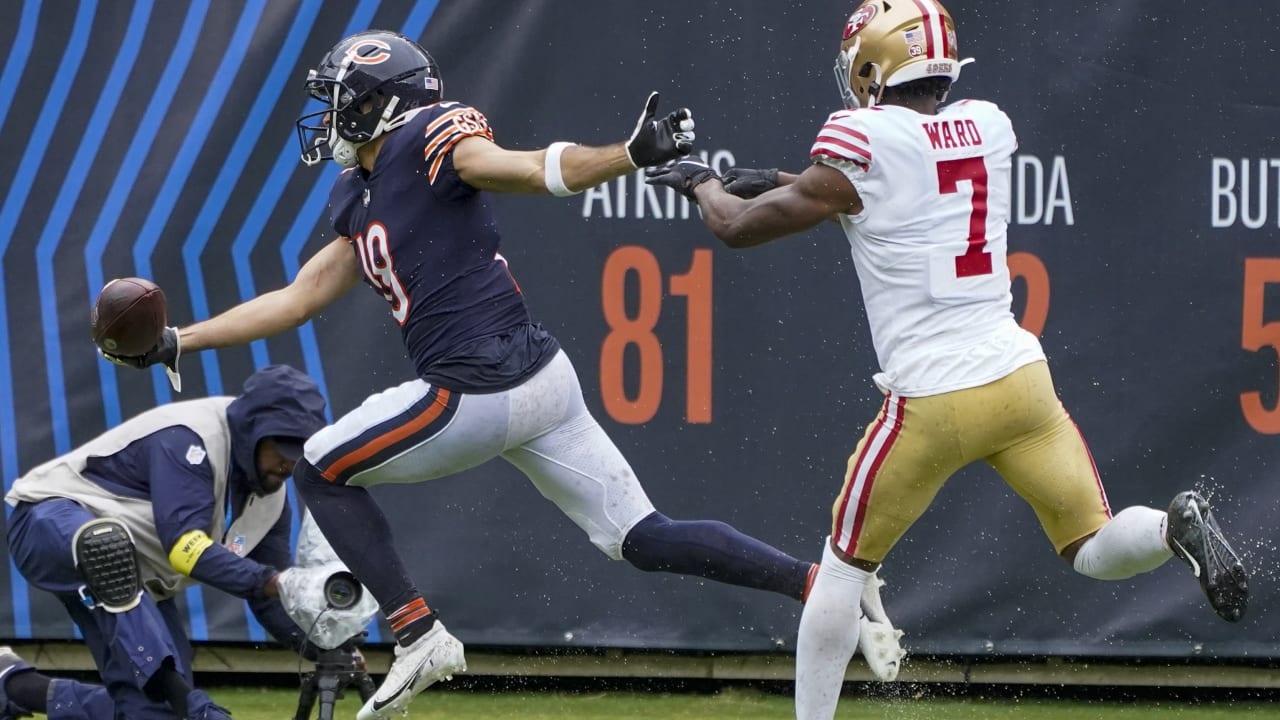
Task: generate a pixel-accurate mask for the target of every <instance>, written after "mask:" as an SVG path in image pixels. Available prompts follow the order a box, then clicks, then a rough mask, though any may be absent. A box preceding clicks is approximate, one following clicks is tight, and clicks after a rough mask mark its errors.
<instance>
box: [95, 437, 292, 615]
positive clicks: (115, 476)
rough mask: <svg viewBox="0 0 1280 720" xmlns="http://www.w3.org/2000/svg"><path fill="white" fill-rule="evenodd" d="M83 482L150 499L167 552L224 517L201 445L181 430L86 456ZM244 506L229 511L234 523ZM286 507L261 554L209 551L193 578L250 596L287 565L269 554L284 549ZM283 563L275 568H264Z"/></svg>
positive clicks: (284, 558) (221, 549) (282, 558)
mask: <svg viewBox="0 0 1280 720" xmlns="http://www.w3.org/2000/svg"><path fill="white" fill-rule="evenodd" d="M82 474H83V475H84V477H85V478H87V479H89V480H91V481H93V482H94V483H96V484H98V485H100V486H102V487H103V488H105V489H106V490H108V491H110V492H113V493H116V494H119V495H125V496H128V497H134V498H138V499H144V500H149V501H150V502H151V508H152V514H153V516H154V519H155V524H156V536H157V537H158V538H159V539H160V544H161V545H162V546H163V547H166V548H171V547H173V546H174V544H176V543H177V542H178V538H180V537H182V536H183V535H184V534H185V533H187V532H188V531H191V530H204V529H206V528H209V527H212V526H213V514H214V513H215V512H218V513H225V512H226V510H227V509H226V508H221V507H215V505H216V502H215V501H216V498H215V496H214V492H213V467H212V466H211V465H210V464H209V459H208V457H207V456H206V455H205V449H204V442H203V441H202V440H201V439H200V436H199V435H197V434H196V432H195V431H194V430H192V429H190V428H188V427H184V426H182V425H174V426H171V427H167V428H164V429H163V430H158V431H156V432H154V433H151V434H150V435H145V436H143V437H141V438H138V439H137V440H134V441H133V442H132V443H129V445H128V446H126V447H125V448H124V449H123V450H121V451H119V452H117V453H115V454H112V455H106V456H102V457H97V456H95V457H90V458H89V459H88V460H87V461H86V464H85V469H84V471H83V472H82ZM242 507H243V502H241V503H240V504H238V505H236V506H235V507H232V508H231V511H232V520H234V518H235V517H236V516H238V515H239V511H240V509H241V508H242ZM288 507H289V506H288V503H286V504H285V510H284V512H282V513H281V522H277V523H276V525H275V526H274V527H273V528H272V529H271V532H270V533H269V534H268V536H267V538H264V539H263V541H262V546H263V552H262V553H256V552H251V553H249V556H248V557H245V558H241V557H238V556H237V555H236V554H235V553H233V552H231V551H230V550H228V549H227V548H225V547H223V546H222V545H218V544H214V545H212V546H210V547H209V548H208V549H207V550H205V551H204V553H203V554H202V555H201V556H200V559H199V560H198V561H196V564H195V567H194V568H192V570H191V577H192V578H195V579H196V580H199V581H200V582H202V583H206V584H209V585H212V586H214V587H216V588H218V589H219V590H222V591H224V592H228V593H231V594H232V595H236V596H238V597H243V598H248V597H252V596H253V595H254V593H256V592H257V591H258V590H260V589H261V588H262V586H263V584H264V583H265V582H266V581H267V579H268V578H270V577H271V576H272V575H274V574H275V572H276V569H280V570H283V569H284V568H285V567H288V566H289V555H288V554H287V553H286V554H284V555H280V554H279V553H274V554H272V551H274V550H276V549H277V548H278V547H279V546H280V544H281V543H283V544H284V547H285V549H286V550H287V549H288V543H289V519H288V517H287V513H288ZM268 562H271V563H281V564H282V565H281V566H280V567H279V568H276V569H273V568H272V567H270V566H268V565H266V564H265V563H268Z"/></svg>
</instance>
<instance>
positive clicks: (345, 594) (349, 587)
mask: <svg viewBox="0 0 1280 720" xmlns="http://www.w3.org/2000/svg"><path fill="white" fill-rule="evenodd" d="M363 592H364V588H363V587H362V586H361V585H360V581H359V580H356V576H355V575H352V574H351V573H349V572H336V573H334V574H332V575H330V576H329V577H328V578H327V579H325V581H324V601H325V602H327V603H329V607H331V608H333V609H334V610H347V609H349V608H352V607H354V606H355V604H356V603H358V602H360V595H361V593H363Z"/></svg>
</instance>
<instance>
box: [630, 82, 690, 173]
mask: <svg viewBox="0 0 1280 720" xmlns="http://www.w3.org/2000/svg"><path fill="white" fill-rule="evenodd" d="M657 112H658V93H657V92H651V93H649V99H648V100H646V101H645V103H644V112H642V113H640V121H639V122H637V123H636V129H635V132H633V133H631V138H630V139H629V140H627V158H629V159H630V160H631V164H632V165H635V166H636V167H638V168H642V167H652V166H654V165H661V164H662V163H664V162H667V161H670V160H674V159H676V158H678V157H680V156H681V155H688V154H689V153H690V152H693V138H694V134H693V113H692V112H690V111H689V108H680V109H679V110H673V111H671V112H670V113H668V114H667V116H666V117H664V118H662V119H661V120H655V119H654V116H655V115H656V114H657Z"/></svg>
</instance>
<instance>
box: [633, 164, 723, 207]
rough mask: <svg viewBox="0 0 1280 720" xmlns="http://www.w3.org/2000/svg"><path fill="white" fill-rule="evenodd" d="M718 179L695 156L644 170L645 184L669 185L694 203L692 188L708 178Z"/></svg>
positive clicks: (715, 174) (695, 199)
mask: <svg viewBox="0 0 1280 720" xmlns="http://www.w3.org/2000/svg"><path fill="white" fill-rule="evenodd" d="M720 179H721V178H720V175H719V174H717V173H716V171H715V170H713V169H711V167H710V166H708V165H707V164H706V163H704V162H702V161H701V160H698V159H697V158H685V159H683V160H677V161H675V162H673V163H668V164H666V165H663V166H662V167H651V168H649V169H647V170H645V171H644V181H645V183H646V184H648V185H661V186H663V187H669V188H671V189H673V190H675V191H676V192H678V193H680V194H681V195H683V196H685V197H687V198H689V200H691V201H692V202H695V203H696V202H698V198H696V197H695V196H694V194H693V189H694V188H696V187H698V186H699V185H701V184H702V183H704V182H706V181H708V180H720Z"/></svg>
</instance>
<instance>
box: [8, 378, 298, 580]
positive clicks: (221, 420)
mask: <svg viewBox="0 0 1280 720" xmlns="http://www.w3.org/2000/svg"><path fill="white" fill-rule="evenodd" d="M233 399H234V398H230V397H211V398H204V399H201V400H189V401H186V402H176V403H170V404H168V405H162V406H160V407H157V408H153V409H151V410H148V411H146V412H144V413H142V414H141V415H138V416H136V417H133V418H130V419H129V420H126V421H125V422H123V423H121V424H120V425H118V426H116V427H115V428H112V429H111V430H108V431H107V432H105V433H103V434H102V435H99V436H98V437H96V438H94V439H93V440H90V441H89V442H88V443H85V444H84V445H82V446H80V447H78V448H76V449H75V450H72V451H71V452H69V453H67V454H66V455H62V456H61V457H57V458H54V459H53V460H50V461H49V462H47V463H45V464H43V465H41V466H39V467H37V468H35V469H34V470H32V471H31V472H29V473H27V474H26V475H23V476H22V477H21V478H18V480H17V481H15V482H14V484H13V489H11V490H10V491H9V493H8V494H7V495H5V498H4V499H5V502H7V503H9V504H10V505H17V504H18V502H19V501H25V502H40V501H41V500H48V499H50V498H68V499H70V500H75V501H76V502H78V503H79V504H80V505H82V506H84V508H85V509H87V510H88V511H89V512H91V513H93V514H94V515H96V516H97V517H113V518H116V519H118V520H120V521H121V522H123V523H124V524H125V525H126V526H127V527H128V528H129V531H130V532H131V533H132V534H133V541H134V543H135V544H136V545H137V547H138V564H139V568H140V569H141V571H142V582H143V585H144V586H145V587H146V588H147V590H148V591H149V592H151V594H152V595H153V596H154V597H155V598H156V600H164V599H167V598H170V597H172V596H174V595H176V594H177V593H178V592H180V591H181V590H183V589H184V588H186V587H187V586H189V585H192V584H194V583H195V581H194V580H192V579H191V578H189V577H187V576H185V575H183V574H181V573H179V572H178V571H177V570H175V569H174V568H173V566H172V565H170V564H169V550H170V548H167V547H163V546H162V545H161V542H160V538H159V536H158V535H157V533H156V523H155V517H154V514H153V511H152V508H151V501H150V500H149V499H139V498H133V497H126V496H123V495H117V494H115V493H112V492H110V491H109V490H106V489H104V488H103V487H101V486H100V485H97V484H96V483H94V482H92V481H91V480H88V479H86V478H85V477H84V476H83V475H81V474H80V473H81V472H82V471H83V470H84V468H85V464H86V461H87V460H88V458H91V457H107V456H109V455H113V454H115V453H117V452H120V451H121V450H123V449H124V448H125V447H127V446H128V445H129V444H130V443H132V442H134V441H135V440H139V439H141V438H143V437H146V436H147V435H150V434H152V433H154V432H158V431H160V430H163V429H165V428H168V427H173V426H175V425H181V426H183V427H187V428H190V429H191V430H192V431H193V432H195V433H196V434H197V435H199V436H200V439H201V440H203V441H204V451H205V452H206V453H207V454H208V459H209V465H210V466H211V467H212V468H213V495H214V497H213V502H214V504H213V518H212V523H211V525H210V526H209V527H205V528H201V529H202V530H204V531H205V532H206V533H208V534H209V537H211V538H213V541H214V542H215V543H221V544H222V545H223V546H224V547H227V548H228V549H230V550H232V551H233V552H235V553H236V554H237V555H239V556H241V557H243V556H244V555H246V554H248V553H249V552H250V551H251V550H253V548H255V547H257V545H258V543H259V542H261V541H262V538H264V537H266V534H267V532H268V531H270V530H271V527H272V526H273V525H275V523H276V521H277V520H279V519H280V513H281V512H282V511H283V510H284V502H285V493H283V492H276V493H272V494H271V495H268V496H266V497H254V496H252V495H251V496H249V501H248V502H247V503H246V506H245V507H244V508H241V509H240V510H241V512H240V513H238V515H239V516H238V517H237V518H236V521H235V522H234V523H232V524H231V527H230V528H229V529H226V528H224V525H225V524H226V516H225V514H224V511H223V508H225V507H226V498H227V474H228V472H229V470H230V467H231V432H230V430H229V429H228V428H227V405H229V404H230V403H231V401H232V400H233ZM193 447H194V446H193ZM191 452H192V453H199V448H195V449H193V450H192V451H191ZM193 459H194V458H193ZM201 459H203V458H201ZM199 462H200V460H196V463H199ZM164 480H165V479H164V478H162V477H154V478H152V479H151V481H152V482H153V483H154V482H164Z"/></svg>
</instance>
